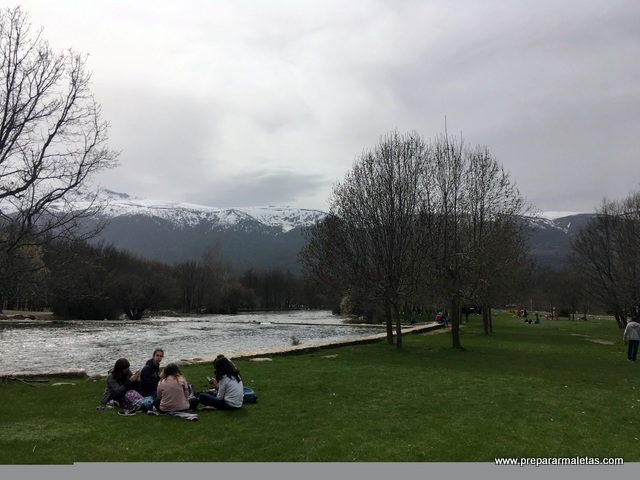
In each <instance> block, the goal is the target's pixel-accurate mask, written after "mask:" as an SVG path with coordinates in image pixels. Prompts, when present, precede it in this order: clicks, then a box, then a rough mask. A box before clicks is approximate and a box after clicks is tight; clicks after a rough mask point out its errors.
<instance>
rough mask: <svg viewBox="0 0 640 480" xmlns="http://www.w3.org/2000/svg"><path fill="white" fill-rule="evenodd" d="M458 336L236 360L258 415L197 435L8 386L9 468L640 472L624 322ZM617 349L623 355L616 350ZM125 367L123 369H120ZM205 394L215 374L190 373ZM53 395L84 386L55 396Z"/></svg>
mask: <svg viewBox="0 0 640 480" xmlns="http://www.w3.org/2000/svg"><path fill="white" fill-rule="evenodd" d="M494 330H495V333H493V334H491V335H485V334H484V333H483V330H482V325H481V318H480V317H470V321H469V323H468V324H465V325H464V326H463V327H462V330H461V339H462V344H463V346H464V349H463V350H457V349H452V348H451V336H450V334H449V332H448V331H447V332H443V333H438V334H415V335H406V336H405V337H404V348H403V349H402V350H401V351H398V350H397V349H396V348H395V346H390V345H387V344H386V343H385V342H380V343H374V344H366V345H356V346H346V347H338V348H334V349H328V350H321V351H317V352H315V353H309V354H298V355H279V356H273V357H272V361H261V362H255V361H250V360H249V359H242V358H240V359H234V361H235V363H236V365H237V366H238V368H239V369H240V371H241V373H242V375H243V378H244V381H245V384H246V385H247V386H250V387H252V388H253V389H254V390H255V391H256V393H257V394H258V402H257V403H256V404H250V405H245V406H243V408H242V409H241V410H239V411H233V412H222V411H221V412H218V411H205V412H200V413H199V420H198V421H197V422H187V421H184V420H181V419H178V418H174V417H151V416H147V415H143V414H139V415H137V416H134V417H121V416H119V415H118V414H117V410H105V411H100V410H96V406H98V405H99V398H100V396H101V394H102V391H103V389H104V380H101V381H99V382H96V383H87V382H85V381H84V380H83V379H55V378H51V379H49V382H48V383H34V384H32V385H33V386H28V385H25V384H23V383H18V382H9V383H3V384H0V464H4V465H9V464H72V463H74V462H493V461H494V459H495V458H496V457H518V458H519V457H575V456H580V457H595V458H604V457H622V458H624V460H625V463H626V462H637V461H639V460H640V440H639V438H640V431H639V430H638V427H639V425H640V419H639V418H638V413H640V364H638V365H636V364H631V363H629V362H627V360H626V354H625V347H624V346H623V345H622V332H621V331H620V330H619V329H618V327H617V326H616V325H615V323H614V322H612V321H605V320H590V321H587V322H582V321H569V320H565V319H563V320H560V321H549V320H543V322H542V323H541V324H540V325H528V324H524V323H522V322H521V321H520V320H519V319H517V318H515V317H513V316H511V315H510V314H507V313H503V314H496V315H495V317H494ZM607 342H612V343H607ZM114 360H115V359H114ZM184 373H185V375H186V377H187V379H188V380H189V381H190V382H191V383H194V384H195V386H196V388H204V387H205V383H206V380H205V377H206V375H211V366H210V365H209V364H203V365H192V366H186V367H184ZM56 382H73V383H75V385H59V386H53V383H56Z"/></svg>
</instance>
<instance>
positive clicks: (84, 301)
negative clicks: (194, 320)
mask: <svg viewBox="0 0 640 480" xmlns="http://www.w3.org/2000/svg"><path fill="white" fill-rule="evenodd" d="M38 258H39V261H38V263H37V265H31V268H30V269H29V271H28V272H27V271H25V270H24V269H21V270H20V271H18V270H17V271H16V275H11V276H7V275H4V276H3V282H0V283H2V285H0V290H2V293H3V295H2V296H1V297H0V298H4V301H3V305H2V307H3V308H4V309H9V310H14V309H17V310H35V311H38V310H51V311H52V312H53V313H54V315H56V316H57V317H59V318H74V319H104V318H107V319H114V318H120V317H122V316H123V315H126V317H127V318H129V319H140V318H142V316H143V314H144V313H145V312H148V311H159V310H171V311H176V312H179V313H182V314H192V313H237V312H238V311H241V310H283V309H293V308H328V307H327V299H326V298H325V297H323V296H321V295H317V294H315V293H313V292H312V291H310V289H309V288H308V287H307V286H305V283H304V281H303V280H302V279H301V278H300V277H296V276H294V275H293V274H292V273H291V272H289V271H282V270H257V269H249V270H247V271H244V272H235V271H234V269H233V266H232V265H231V264H230V263H228V262H226V261H225V260H224V258H223V256H222V252H221V251H220V249H219V247H218V246H217V245H212V246H210V247H209V248H208V249H207V250H206V251H205V252H204V254H203V255H202V258H201V259H199V260H189V261H185V262H182V263H177V264H173V265H169V264H165V263H162V262H159V261H155V260H148V259H144V258H141V257H138V256H135V255H132V254H131V253H129V252H126V251H122V250H118V249H116V248H114V247H111V246H94V245H90V244H88V243H86V242H62V241H56V242H52V243H50V244H47V245H46V247H44V248H43V249H42V252H41V254H40V255H39V256H38ZM32 263H33V261H32ZM5 274H6V272H5Z"/></svg>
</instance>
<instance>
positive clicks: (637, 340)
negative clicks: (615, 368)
mask: <svg viewBox="0 0 640 480" xmlns="http://www.w3.org/2000/svg"><path fill="white" fill-rule="evenodd" d="M622 340H623V342H624V344H625V345H627V360H629V361H630V362H635V361H636V355H637V354H638V345H640V323H638V316H637V315H634V316H633V317H631V321H630V322H629V323H627V326H626V327H625V329H624V334H623V335H622Z"/></svg>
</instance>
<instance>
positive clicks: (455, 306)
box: [451, 293, 462, 348]
mask: <svg viewBox="0 0 640 480" xmlns="http://www.w3.org/2000/svg"><path fill="white" fill-rule="evenodd" d="M451 346H452V347H453V348H462V344H461V343H460V294H458V293H456V294H455V295H454V296H453V299H452V301H451Z"/></svg>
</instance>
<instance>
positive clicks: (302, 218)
mask: <svg viewBox="0 0 640 480" xmlns="http://www.w3.org/2000/svg"><path fill="white" fill-rule="evenodd" d="M100 199H101V200H103V201H105V202H106V204H107V206H106V208H105V209H104V211H103V213H102V214H103V215H104V216H106V217H107V218H117V217H124V216H134V215H142V216H146V217H149V218H158V219H163V220H167V221H169V222H171V223H172V224H173V225H175V226H176V227H180V228H193V227H196V226H197V225H200V224H202V223H203V222H204V223H210V224H211V226H212V227H213V226H216V228H234V227H237V226H238V225H241V224H243V223H246V222H257V223H259V224H261V225H264V226H268V227H272V228H276V229H278V230H280V231H281V232H282V233H286V232H288V231H290V230H293V229H294V228H298V227H308V226H310V225H312V224H314V223H315V222H316V221H317V220H318V219H320V218H323V217H324V215H325V213H323V212H320V211H318V210H308V209H300V208H294V207H275V206H266V207H235V208H217V207H208V206H204V205H196V204H192V203H179V202H167V201H159V200H148V199H142V198H138V197H132V196H130V195H128V194H126V193H117V192H113V191H110V190H103V191H102V192H101V194H100ZM86 202H87V199H83V198H82V197H79V198H77V199H75V200H74V203H75V204H76V205H78V207H82V206H83V203H86Z"/></svg>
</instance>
